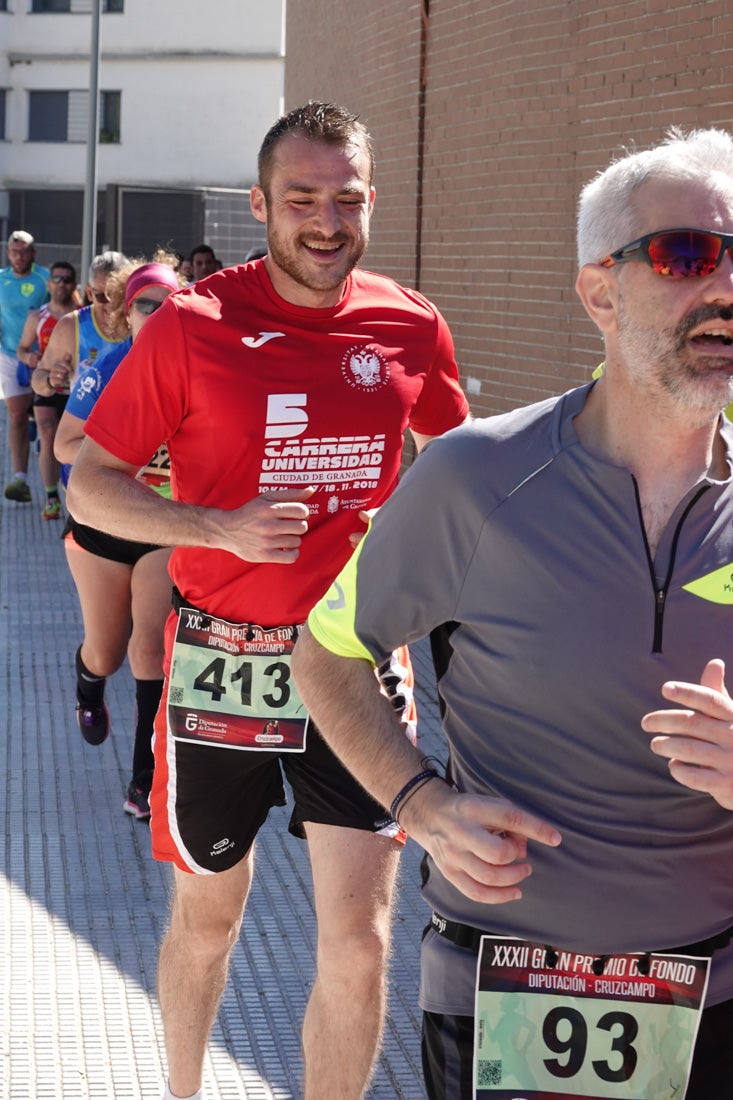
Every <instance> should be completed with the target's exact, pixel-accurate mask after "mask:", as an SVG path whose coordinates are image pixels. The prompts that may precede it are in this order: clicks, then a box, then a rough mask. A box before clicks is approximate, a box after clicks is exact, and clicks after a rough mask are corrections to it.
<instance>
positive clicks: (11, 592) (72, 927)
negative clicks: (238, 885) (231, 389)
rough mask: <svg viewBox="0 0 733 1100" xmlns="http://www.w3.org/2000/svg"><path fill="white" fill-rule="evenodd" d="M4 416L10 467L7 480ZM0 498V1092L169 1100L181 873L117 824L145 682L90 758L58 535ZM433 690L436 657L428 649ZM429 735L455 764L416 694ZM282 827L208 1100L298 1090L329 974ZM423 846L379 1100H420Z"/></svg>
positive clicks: (243, 1099) (296, 852)
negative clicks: (169, 970) (167, 1005)
mask: <svg viewBox="0 0 733 1100" xmlns="http://www.w3.org/2000/svg"><path fill="white" fill-rule="evenodd" d="M4 436H5V418H4V416H2V423H0V455H2V456H3V463H2V465H3V466H4V467H6V475H5V477H4V478H3V484H5V482H6V481H7V480H8V471H7V465H8V461H7V448H6V443H5V438H4ZM31 465H32V477H31V485H32V489H33V494H34V499H33V503H32V504H25V505H19V504H14V503H12V502H9V501H6V500H4V499H2V498H0V554H1V555H2V557H1V560H2V569H1V571H0V623H1V625H2V629H1V630H0V700H1V701H2V708H3V710H4V713H5V715H6V721H5V730H6V732H5V737H4V739H3V742H2V750H0V751H1V752H2V757H1V759H2V762H3V775H4V783H1V782H0V814H1V815H2V820H3V823H4V826H5V843H4V847H3V850H2V868H1V869H2V873H3V880H2V885H1V887H0V1058H1V1064H0V1096H1V1097H2V1098H3V1100H42V1098H49V1100H51V1098H57V1097H63V1098H64V1100H71V1098H74V1100H107V1098H109V1100H112V1098H119V1100H159V1098H160V1096H161V1095H162V1081H163V1076H164V1055H163V1048H162V1040H161V1027H160V1019H159V1015H158V1008H157V1003H156V999H155V971H156V961H157V950H158V943H159V941H160V938H161V935H162V932H163V929H164V926H165V920H166V909H167V891H168V886H169V872H168V869H167V867H165V866H161V865H159V864H157V863H155V862H154V861H153V860H152V858H151V856H150V850H149V834H148V828H147V826H146V825H143V824H141V823H139V822H136V821H134V820H133V819H132V818H130V817H128V816H126V815H125V814H124V813H123V812H122V801H123V795H124V789H125V786H126V783H127V781H128V778H129V776H128V767H129V762H130V755H131V737H132V735H131V731H132V721H133V705H134V694H133V681H132V678H131V676H130V674H129V671H128V669H127V667H126V666H125V667H124V668H123V669H122V670H120V672H118V673H117V674H116V676H114V677H113V678H112V679H111V680H110V682H109V685H108V693H107V698H108V703H109V706H110V711H111V713H112V729H113V732H112V736H111V738H110V740H109V741H108V742H107V743H106V744H105V745H103V746H101V747H100V748H92V747H90V746H88V745H86V744H85V743H84V742H83V741H82V738H81V736H80V735H79V732H78V730H77V728H76V725H75V721H74V703H75V698H74V678H73V654H74V651H75V649H76V646H77V645H78V641H79V639H80V638H81V618H80V614H79V608H78V603H77V599H76V593H75V590H74V587H73V584H72V581H71V578H70V576H69V573H68V570H67V568H66V562H65V557H64V553H63V549H62V546H61V543H60V541H59V533H60V529H61V526H62V525H61V523H54V522H47V521H44V520H42V519H41V515H40V511H41V507H42V504H43V500H42V490H41V485H40V481H39V478H38V473H37V464H36V462H35V460H34V458H33V457H32V460H31ZM414 657H415V663H416V671H417V674H418V678H419V680H422V682H423V683H429V672H428V669H429V663H428V660H427V656H426V653H425V650H424V649H423V648H418V651H417V652H416V654H415V655H414ZM419 698H420V699H421V702H422V708H421V740H422V743H423V745H424V747H425V751H426V753H431V752H432V753H437V754H439V755H442V754H441V753H440V748H439V737H440V735H439V732H438V721H437V717H436V709H435V706H434V704H433V702H432V699H430V698H426V697H425V695H424V692H422V691H420V692H419ZM288 814H289V811H288V810H287V809H276V810H273V811H272V813H271V814H270V818H269V820H268V823H267V825H266V826H265V828H264V829H263V831H262V833H261V836H260V842H259V846H258V861H257V874H256V881H255V885H254V886H253V889H252V893H251V896H250V902H249V906H248V912H247V916H246V918H245V925H244V932H243V934H242V937H241V939H240V942H239V944H238V945H237V948H236V950H235V951H234V955H233V960H232V971H231V978H230V981H229V985H228V987H227V991H226V994H225V998H224V1001H223V1003H222V1007H221V1011H220V1014H219V1019H218V1022H217V1025H216V1028H215V1032H214V1035H213V1038H212V1042H211V1044H210V1056H209V1058H208V1061H207V1066H206V1074H205V1083H206V1088H207V1097H208V1098H209V1100H219V1098H220V1100H288V1098H291V1097H292V1098H297V1097H299V1096H300V1095H301V1092H300V1084H299V1082H300V1077H301V1056H300V1022H301V1019H302V1015H303V1009H304V1005H305V1002H306V999H307V996H308V992H309V989H310V985H311V982H312V976H313V968H314V919H313V906H312V899H311V889H310V872H309V867H308V860H307V851H306V847H305V845H304V844H302V843H300V842H298V841H296V840H294V839H293V838H292V837H290V836H289V835H288V833H287V827H286V826H287V820H288V816H287V815H288ZM419 854H420V853H419V851H418V849H417V848H416V846H415V845H414V844H413V843H412V842H410V843H409V844H408V846H407V850H406V852H405V855H404V857H403V860H402V873H401V879H402V881H401V889H400V898H399V907H398V911H397V915H396V920H395V936H394V952H393V962H392V968H391V992H390V1005H389V1021H388V1028H387V1033H386V1036H385V1043H384V1052H383V1054H382V1057H381V1061H380V1064H379V1068H378V1072H377V1075H376V1077H375V1080H374V1083H373V1086H372V1088H371V1090H370V1093H369V1096H370V1098H371V1100H421V1098H422V1097H423V1096H424V1091H423V1088H422V1084H421V1077H420V1068H419V1064H420V1056H419V1026H420V1025H419V1015H418V1011H417V977H418V944H419V939H420V932H421V929H422V926H423V924H424V923H425V919H426V912H425V909H424V906H423V904H422V902H421V901H420V899H419V896H418V885H417V883H418V862H419Z"/></svg>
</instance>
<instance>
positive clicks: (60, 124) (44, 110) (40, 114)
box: [28, 92, 69, 141]
mask: <svg viewBox="0 0 733 1100" xmlns="http://www.w3.org/2000/svg"><path fill="white" fill-rule="evenodd" d="M28 95H29V100H30V102H29V111H28V140H29V141H68V140H69V139H68V128H69V93H68V92H29V93H28Z"/></svg>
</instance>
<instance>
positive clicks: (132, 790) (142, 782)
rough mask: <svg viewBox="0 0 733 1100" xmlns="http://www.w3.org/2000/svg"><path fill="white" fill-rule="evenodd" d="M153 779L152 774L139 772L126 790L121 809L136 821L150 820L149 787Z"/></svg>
mask: <svg viewBox="0 0 733 1100" xmlns="http://www.w3.org/2000/svg"><path fill="white" fill-rule="evenodd" d="M152 778H153V773H152V772H149V771H148V772H141V773H140V775H136V776H135V778H134V779H133V781H132V783H131V784H130V786H129V787H128V788H127V796H126V798H125V801H124V802H123V803H122V809H123V810H124V811H125V813H126V814H132V816H133V817H136V818H137V820H138V821H149V820H150V803H149V802H148V798H149V795H150V785H151V781H152Z"/></svg>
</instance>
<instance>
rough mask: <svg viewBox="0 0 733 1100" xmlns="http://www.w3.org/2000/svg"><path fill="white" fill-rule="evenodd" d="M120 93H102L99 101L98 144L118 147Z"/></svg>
mask: <svg viewBox="0 0 733 1100" xmlns="http://www.w3.org/2000/svg"><path fill="white" fill-rule="evenodd" d="M121 104H122V92H102V94H101V99H100V101H99V143H100V145H119V143H120V113H121Z"/></svg>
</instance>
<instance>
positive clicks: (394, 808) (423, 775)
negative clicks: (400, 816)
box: [389, 768, 438, 821]
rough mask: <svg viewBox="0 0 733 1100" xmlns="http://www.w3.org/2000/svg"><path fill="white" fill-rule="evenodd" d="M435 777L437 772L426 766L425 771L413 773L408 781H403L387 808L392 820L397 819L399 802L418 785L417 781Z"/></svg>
mask: <svg viewBox="0 0 733 1100" xmlns="http://www.w3.org/2000/svg"><path fill="white" fill-rule="evenodd" d="M437 778H438V773H437V772H436V770H435V768H426V769H425V771H422V772H418V773H417V775H413V777H412V779H408V781H407V782H406V783H405V785H404V787H403V788H402V790H401V791H399V792H398V793H397V794H396V795H395V797H394V799H393V800H392V805H391V806H390V808H389V816H390V817H391V818H392V819H393V820H394V821H396V820H397V813H398V811H399V808H400V803H402V802H403V801H404V800H405V798H406V797H407V795H408V794H409V793H410V792H411V791H412V790H414V788H415V787H416V786H417V785H418V783H423V782H424V781H425V780H427V779H437Z"/></svg>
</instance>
